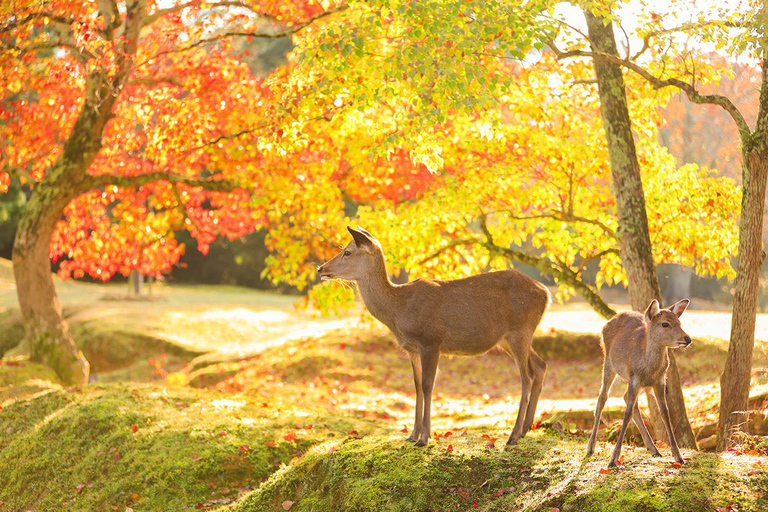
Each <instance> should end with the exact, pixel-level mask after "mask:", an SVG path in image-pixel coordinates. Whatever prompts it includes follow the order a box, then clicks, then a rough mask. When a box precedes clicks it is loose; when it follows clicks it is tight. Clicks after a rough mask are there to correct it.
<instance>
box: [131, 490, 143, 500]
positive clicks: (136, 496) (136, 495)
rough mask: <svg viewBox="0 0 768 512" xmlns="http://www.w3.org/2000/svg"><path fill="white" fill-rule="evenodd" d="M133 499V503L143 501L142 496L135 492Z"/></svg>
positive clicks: (132, 495)
mask: <svg viewBox="0 0 768 512" xmlns="http://www.w3.org/2000/svg"><path fill="white" fill-rule="evenodd" d="M131 499H132V500H133V501H139V500H140V499H141V494H139V493H137V492H135V493H133V494H131Z"/></svg>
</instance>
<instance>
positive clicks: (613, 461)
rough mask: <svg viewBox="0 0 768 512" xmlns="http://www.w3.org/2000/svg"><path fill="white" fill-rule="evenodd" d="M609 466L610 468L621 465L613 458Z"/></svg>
mask: <svg viewBox="0 0 768 512" xmlns="http://www.w3.org/2000/svg"><path fill="white" fill-rule="evenodd" d="M608 467H609V468H617V467H619V465H618V464H616V461H615V460H612V461H611V462H609V463H608Z"/></svg>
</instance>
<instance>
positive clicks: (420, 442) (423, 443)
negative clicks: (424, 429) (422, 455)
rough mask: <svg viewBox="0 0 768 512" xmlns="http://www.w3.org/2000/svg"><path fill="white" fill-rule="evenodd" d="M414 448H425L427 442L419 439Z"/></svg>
mask: <svg viewBox="0 0 768 512" xmlns="http://www.w3.org/2000/svg"><path fill="white" fill-rule="evenodd" d="M416 446H427V442H426V441H424V440H422V439H419V440H418V441H416Z"/></svg>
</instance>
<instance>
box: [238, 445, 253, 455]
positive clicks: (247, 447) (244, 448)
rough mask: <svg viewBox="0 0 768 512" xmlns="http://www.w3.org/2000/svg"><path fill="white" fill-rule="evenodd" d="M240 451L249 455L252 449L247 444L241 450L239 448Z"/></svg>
mask: <svg viewBox="0 0 768 512" xmlns="http://www.w3.org/2000/svg"><path fill="white" fill-rule="evenodd" d="M238 451H239V452H240V453H248V452H249V451H251V447H250V446H248V445H247V444H244V445H242V446H241V447H240V448H238Z"/></svg>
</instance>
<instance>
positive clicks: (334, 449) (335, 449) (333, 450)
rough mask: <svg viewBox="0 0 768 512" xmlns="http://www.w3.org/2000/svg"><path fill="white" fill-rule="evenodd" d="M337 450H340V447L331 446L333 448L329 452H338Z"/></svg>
mask: <svg viewBox="0 0 768 512" xmlns="http://www.w3.org/2000/svg"><path fill="white" fill-rule="evenodd" d="M337 451H338V448H336V447H335V446H331V449H330V450H328V453H336V452H337Z"/></svg>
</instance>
